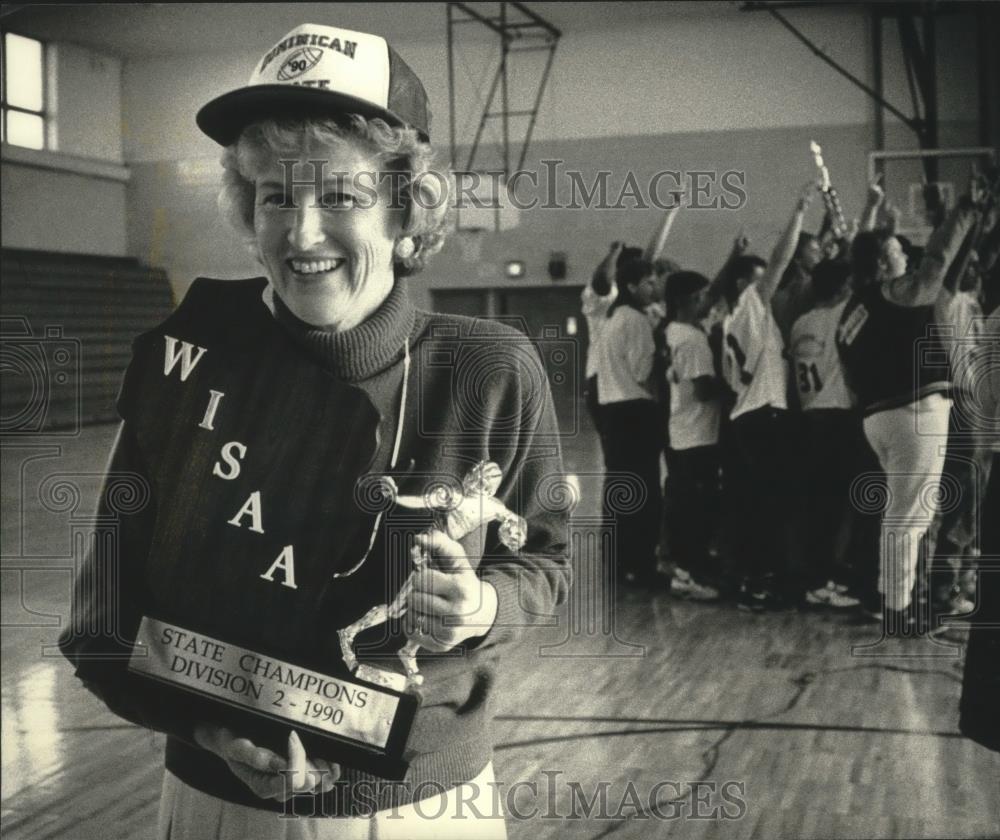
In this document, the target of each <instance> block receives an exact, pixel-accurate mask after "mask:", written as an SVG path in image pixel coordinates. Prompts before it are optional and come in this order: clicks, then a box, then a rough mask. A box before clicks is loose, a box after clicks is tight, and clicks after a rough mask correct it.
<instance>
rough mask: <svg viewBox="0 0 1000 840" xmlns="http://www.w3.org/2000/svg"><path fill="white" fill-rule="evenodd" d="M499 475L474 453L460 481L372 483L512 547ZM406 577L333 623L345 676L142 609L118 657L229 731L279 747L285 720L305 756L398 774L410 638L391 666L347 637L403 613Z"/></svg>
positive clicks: (513, 523)
mask: <svg viewBox="0 0 1000 840" xmlns="http://www.w3.org/2000/svg"><path fill="white" fill-rule="evenodd" d="M501 478H502V473H501V471H500V468H499V467H498V466H497V465H496V464H494V463H487V462H480V463H479V464H477V465H476V466H475V467H473V469H472V470H470V472H469V473H468V474H467V475H466V476H465V479H464V480H463V482H462V486H461V489H459V488H457V487H451V488H439V489H437V490H435V491H434V492H432V493H430V494H428V495H427V496H402V495H399V493H398V490H397V488H396V485H395V483H394V482H393V481H392V479H391V478H388V477H383V478H381V479H380V485H381V492H382V493H383V494H384V495H385V501H387V502H390V503H394V504H396V505H398V506H399V507H402V508H407V509H410V510H414V511H423V512H426V513H430V515H431V519H432V521H433V524H434V527H436V528H439V529H440V530H441V531H443V532H444V533H446V534H447V535H448V536H449V537H451V538H452V539H455V540H458V539H461V538H462V537H464V536H466V535H467V534H470V533H472V532H473V531H474V530H476V529H477V528H479V527H480V526H481V525H483V524H485V523H488V522H491V521H494V520H499V521H500V539H501V541H502V542H503V544H504V545H505V546H506V547H507V548H509V549H510V550H511V551H517V550H518V549H519V548H521V547H522V546H523V545H524V542H525V539H526V536H527V525H526V523H525V521H524V520H523V519H522V518H521V517H519V516H517V515H516V514H514V513H511V512H510V511H509V510H507V508H506V507H505V506H504V505H503V504H502V503H501V502H500V501H499V500H497V499H496V498H495V494H496V491H497V488H498V487H499V485H500V480H501ZM375 527H376V528H377V527H378V524H377V521H376V526H375ZM429 560H430V558H429V556H427V555H426V554H424V555H423V556H421V557H420V558H419V559H417V560H415V561H414V567H415V569H418V568H420V567H421V566H423V565H424V564H426V563H428V562H429ZM412 581H413V572H412V571H411V573H410V575H409V576H408V577H407V579H406V581H405V582H404V584H403V586H402V587H401V588H400V590H399V593H398V594H397V595H396V597H395V598H393V600H392V601H391V602H390V603H386V604H379V605H377V606H375V607H372V608H371V609H370V610H369V611H368V612H367V613H365V615H364V616H362V617H361V618H360V619H359V620H358V621H355V622H354V623H353V624H351V625H349V626H348V627H345V628H344V629H342V630H340V631H338V636H339V642H340V649H341V652H342V656H343V660H344V664H346V666H347V668H348V670H349V672H350V676H344V675H343V669H342V667H341V666H339V664H334V665H332V667H330V668H323V669H322V670H316V669H315V667H314V668H309V667H304V666H303V665H302V664H300V663H296V662H286V661H283V660H281V659H278V658H277V657H274V656H269V655H266V654H264V653H261V652H259V651H256V650H252V649H250V648H247V647H244V646H242V645H240V644H238V643H234V640H232V639H221V638H217V637H215V636H210V635H208V634H206V633H204V632H200V631H196V630H192V629H189V628H186V627H181V626H179V625H177V624H175V623H173V622H171V621H168V620H164V618H163V617H162V616H150V615H146V616H143V618H142V622H141V624H140V626H139V630H138V632H137V634H136V640H135V641H136V644H135V646H134V648H133V652H132V654H131V657H130V659H129V664H128V667H129V670H130V671H131V672H133V673H135V674H139V675H142V676H143V677H148V678H151V679H153V680H156V681H157V682H158V683H160V684H161V685H162V686H164V687H165V688H168V689H169V690H171V691H174V693H173V694H172V695H171V696H172V697H173V702H175V704H176V706H177V708H178V710H180V708H181V707H182V706H183V707H184V708H185V710H186V712H187V714H188V715H189V716H190V717H191V719H193V720H204V721H209V722H210V721H216V720H225V721H226V725H227V726H229V727H231V728H232V729H233V730H234V731H239V732H241V733H243V734H245V735H246V736H247V737H249V738H250V739H251V740H253V741H254V742H255V743H258V744H260V745H261V746H266V747H269V748H271V749H273V750H275V751H277V752H279V753H284V750H285V744H286V743H287V737H288V730H289V729H294V730H295V732H297V733H298V734H299V737H300V740H301V741H302V743H303V745H304V746H305V748H306V751H307V753H308V754H309V755H311V756H316V757H317V758H324V759H329V760H331V761H337V762H342V763H344V764H347V765H348V766H350V767H354V768H356V769H358V770H363V771H366V772H370V773H373V774H375V775H377V776H380V777H382V778H386V779H393V780H400V779H403V778H404V776H405V774H406V771H407V769H408V762H407V761H406V760H405V759H404V758H403V753H404V751H405V748H406V743H407V740H408V739H409V734H410V729H411V728H412V725H413V718H414V716H415V715H416V710H417V707H418V705H419V696H418V693H417V687H418V686H419V685H420V684H421V683H422V681H423V676H422V675H421V674H420V671H419V669H418V667H417V658H416V657H417V651H418V650H419V649H420V646H419V644H417V643H416V642H414V641H407V642H406V643H405V644H404V645H403V647H402V648H401V649H400V650H399V652H398V656H399V659H400V661H401V663H402V665H403V673H394V672H391V671H388V670H383V669H381V668H375V667H372V666H370V665H367V664H362V663H359V661H358V657H357V654H356V652H355V650H354V640H355V637H356V636H357V635H358V634H359V633H361V632H362V631H364V630H367V629H368V628H370V627H376V626H378V625H380V624H383V623H385V622H387V621H388V620H390V619H393V618H398V617H400V616H402V615H404V614H405V613H406V610H407V597H408V595H409V593H410V591H411V589H412V585H413V584H412ZM311 664H313V665H314V666H315V663H311ZM338 672H339V673H338ZM177 689H180V692H179V693H177V692H176V690H177ZM223 708H225V712H224V714H222V716H221V717H220V710H221V709H223Z"/></svg>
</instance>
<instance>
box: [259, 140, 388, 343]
mask: <svg viewBox="0 0 1000 840" xmlns="http://www.w3.org/2000/svg"><path fill="white" fill-rule="evenodd" d="M279 158H280V159H281V161H282V162H284V163H285V165H286V166H288V168H289V180H292V178H291V175H292V174H294V181H295V183H294V185H293V188H292V190H291V194H289V193H288V192H287V191H286V188H285V180H286V176H285V166H283V165H282V162H279ZM320 159H324V160H325V161H326V167H325V169H323V171H322V172H319V171H317V170H319V169H320V164H319V163H316V164H315V166H314V165H313V164H312V163H310V161H318V160H320ZM289 161H295V167H294V169H291V163H290V162H289ZM378 172H379V163H378V160H377V159H376V158H375V156H373V155H372V154H371V153H370V152H368V151H367V149H365V148H364V147H363V146H362V145H361V143H360V142H357V141H354V140H345V141H344V142H342V143H338V144H337V145H336V146H335V147H332V148H329V149H326V150H319V151H317V150H312V151H309V150H302V151H300V153H299V154H298V156H297V158H296V156H295V155H278V154H272V155H270V156H269V157H268V158H267V159H265V161H264V162H262V163H261V164H259V165H258V167H257V169H256V171H255V172H254V173H253V178H252V180H253V182H254V186H255V188H256V196H255V200H254V230H255V232H256V236H257V247H258V252H259V255H260V259H261V262H262V263H263V265H264V268H265V270H266V271H267V275H268V278H269V279H270V281H271V284H272V285H273V286H274V290H275V292H276V293H277V294H278V296H279V297H280V298H281V300H282V301H283V302H284V304H285V305H286V306H287V307H288V308H289V309H290V310H291V312H292V313H293V314H294V315H295V316H296V317H298V318H299V319H301V320H303V321H305V322H306V323H308V324H312V325H314V326H317V327H321V328H324V329H329V330H337V331H340V330H346V329H349V328H351V327H354V326H357V325H358V324H360V323H361V322H362V321H364V320H365V319H366V318H367V317H368V316H369V315H371V314H372V313H373V312H374V311H375V310H376V309H378V307H379V306H380V305H381V303H382V301H384V300H385V299H386V297H387V296H388V294H389V292H390V291H391V290H392V285H393V282H394V277H393V265H392V264H393V247H394V245H395V242H396V238H397V237H398V236H399V234H400V232H401V230H402V226H403V219H404V211H403V210H402V209H393V208H390V204H391V203H392V201H391V196H390V193H389V189H388V179H379V178H378Z"/></svg>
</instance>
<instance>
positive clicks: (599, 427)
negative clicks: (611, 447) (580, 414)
mask: <svg viewBox="0 0 1000 840" xmlns="http://www.w3.org/2000/svg"><path fill="white" fill-rule="evenodd" d="M583 396H584V401H585V402H586V405H587V413H588V414H589V415H590V419H591V421H592V422H593V424H594V429H595V430H596V432H597V439H598V440H599V441H600V444H601V460H602V462H603V463H604V465H605V467H606V466H607V455H606V452H607V446H605V440H604V419H603V414H602V412H601V405H600V403H598V401H597V374H594V375H593V376H591V377H590V378H589V379H588V380H587V387H586V389H585V390H584V392H583Z"/></svg>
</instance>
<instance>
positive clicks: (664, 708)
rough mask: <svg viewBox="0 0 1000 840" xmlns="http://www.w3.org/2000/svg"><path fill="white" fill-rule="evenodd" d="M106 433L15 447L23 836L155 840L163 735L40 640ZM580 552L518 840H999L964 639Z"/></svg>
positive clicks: (15, 664)
mask: <svg viewBox="0 0 1000 840" xmlns="http://www.w3.org/2000/svg"><path fill="white" fill-rule="evenodd" d="M114 431H115V430H114V428H113V427H111V426H101V427H95V428H90V429H85V430H84V432H83V433H82V434H81V435H80V436H78V437H73V438H65V439H59V438H46V439H44V440H41V439H13V440H11V439H7V440H5V441H4V448H3V463H2V467H3V520H2V526H3V542H2V551H3V624H4V633H3V643H2V659H3V663H2V664H3V677H2V689H3V778H2V784H3V791H2V794H3V817H2V819H3V831H4V836H5V837H7V838H9V840H22V839H23V840H47V839H48V838H51V839H52V840H55V838H65V839H66V840H91V838H93V840H114V839H115V838H136V840H138V838H147V837H152V836H153V835H154V830H155V822H156V811H157V800H158V796H159V787H160V781H161V774H162V764H161V753H162V747H163V743H162V738H161V736H159V735H156V734H153V733H150V732H147V731H145V730H142V729H139V728H136V727H134V726H131V725H129V724H126V723H124V722H123V721H120V720H118V719H117V718H115V717H114V716H113V715H112V714H111V713H110V712H108V711H106V710H105V709H104V708H103V707H102V706H101V704H100V703H99V702H98V701H97V700H96V699H94V698H93V697H92V696H91V695H89V694H88V693H87V692H86V691H84V690H83V688H82V687H81V686H80V685H79V684H78V683H77V682H76V680H75V679H74V678H73V676H72V674H71V672H70V666H69V665H68V663H67V662H65V661H64V660H63V659H62V658H61V657H60V656H58V654H56V655H53V654H52V651H51V650H48V649H47V648H46V646H47V645H51V644H52V642H53V641H54V640H55V638H56V635H57V633H58V628H59V622H60V621H61V620H64V618H65V616H66V613H67V610H68V603H69V591H70V590H69V586H70V574H69V571H68V568H69V567H70V566H71V565H72V564H71V563H68V562H67V560H66V558H67V557H71V556H72V551H71V542H70V540H71V538H70V530H71V520H72V519H73V518H74V517H83V518H85V517H86V514H87V513H88V512H89V511H91V510H92V509H93V503H94V496H95V494H96V492H97V487H98V485H99V481H100V473H101V470H102V468H103V466H104V462H105V457H106V453H107V451H108V449H109V447H110V444H111V441H112V439H113V437H114ZM566 460H567V464H568V465H569V468H571V469H573V470H574V471H577V472H579V473H580V474H581V484H582V485H583V500H582V502H581V504H580V506H579V508H578V509H577V518H578V519H579V520H580V521H581V522H584V523H585V522H586V517H587V516H593V515H594V514H595V513H596V507H597V505H596V495H595V487H596V486H597V484H596V482H597V480H598V479H597V476H596V472H597V470H596V467H595V462H596V458H595V456H594V455H593V451H592V447H591V446H590V445H588V441H587V440H586V439H581V441H580V443H579V445H575V446H574V445H571V446H570V447H568V448H567V451H566ZM588 473H589V477H588ZM70 485H72V486H75V487H78V488H80V490H79V494H78V495H73V493H72V491H70V490H69V487H70ZM579 553H580V555H581V556H580V557H578V558H577V560H576V561H575V562H576V567H577V584H576V587H575V589H574V595H573V597H572V598H571V601H570V604H569V605H568V609H567V610H566V612H565V613H564V614H563V615H562V616H561V619H560V621H559V623H558V624H557V626H554V627H551V628H548V629H545V630H544V631H536V632H535V633H534V634H533V635H532V636H531V638H530V639H529V640H528V641H526V642H525V643H524V644H522V645H521V646H520V647H519V648H518V649H517V650H515V651H512V652H511V653H509V654H508V655H507V656H506V659H505V667H504V677H503V683H502V686H501V689H500V691H499V692H498V698H499V699H498V704H497V709H496V712H497V720H496V724H495V732H494V737H495V742H496V759H495V763H496V771H497V777H498V779H499V780H500V781H501V782H502V783H503V784H504V786H505V788H504V790H505V795H506V792H508V791H509V790H510V786H511V785H512V784H513V783H515V782H517V781H519V780H521V781H524V782H527V783H529V784H530V783H534V785H535V786H536V787H535V788H534V789H532V788H530V787H528V786H525V785H521V786H520V787H519V788H517V789H515V790H516V791H517V792H516V795H513V794H512V795H510V798H509V799H507V800H506V801H507V804H508V809H509V807H510V805H511V804H513V807H514V809H516V810H517V811H518V812H519V813H520V814H521V815H523V816H524V819H518V818H514V817H511V818H510V819H509V820H508V833H509V835H510V837H511V838H512V840H528V838H532V840H535V838H538V839H539V840H544V839H545V838H580V840H583V839H584V838H587V839H588V840H594V839H595V838H600V837H606V836H614V837H616V838H653V837H677V838H682V837H691V838H725V839H726V840H729V838H733V839H734V840H735V838H768V840H775V838H848V837H850V838H869V837H871V838H876V837H877V838H888V837H905V838H911V837H928V838H931V837H954V838H972V837H996V836H998V831H1000V756H998V755H997V754H994V753H991V752H989V751H988V750H985V749H983V748H982V747H979V746H977V745H976V744H974V743H972V742H970V741H968V740H966V739H964V738H962V737H961V736H960V735H959V734H958V732H957V729H956V721H957V708H958V698H959V691H960V679H961V672H962V659H961V656H960V654H961V647H960V646H958V647H951V646H939V645H930V644H929V643H919V642H918V643H914V644H911V645H909V646H906V647H901V648H900V647H894V648H890V647H888V646H887V645H880V646H877V647H875V648H871V647H869V648H863V649H860V650H859V649H857V648H856V649H855V650H854V651H853V652H852V646H863V645H870V644H872V643H874V642H876V641H877V635H876V632H875V628H874V627H873V626H872V625H868V624H861V623H858V622H857V621H856V620H855V619H852V618H850V617H849V616H844V615H831V614H828V613H821V612H809V613H795V612H793V613H782V614H761V615H752V614H747V613H742V612H739V611H737V610H736V609H735V608H734V607H732V606H731V605H715V606H713V605H697V604H691V603H686V602H681V601H677V600H674V599H671V598H670V596H668V595H665V594H662V593H661V594H641V593H637V592H619V593H610V592H608V591H607V588H606V587H604V586H603V585H602V583H601V582H602V576H601V574H600V572H599V568H600V564H599V563H594V562H588V560H587V558H586V557H585V556H582V555H585V553H586V550H585V548H584V549H581V551H580V552H579ZM595 570H598V571H595ZM956 638H957V639H958V640H961V635H960V634H958V635H957V636H956ZM864 653H867V654H872V653H875V654H878V655H875V656H872V655H861V654H864ZM602 790H603V792H604V802H605V803H606V804H604V805H602V804H601V800H600V796H599V794H600V793H601V791H602ZM536 791H537V792H536ZM595 796H597V797H598V798H597V800H596V802H595V804H594V805H593V808H592V810H590V813H589V816H588V815H587V807H586V805H585V804H584V805H582V806H581V797H582V798H583V800H586V801H587V802H589V801H590V800H594V798H595ZM651 797H652V802H653V804H654V805H657V814H658V815H650V812H649V806H650V799H651ZM574 802H575V803H576V805H575V817H573V818H567V816H566V815H569V814H571V813H572V812H573V810H574ZM640 809H642V810H640Z"/></svg>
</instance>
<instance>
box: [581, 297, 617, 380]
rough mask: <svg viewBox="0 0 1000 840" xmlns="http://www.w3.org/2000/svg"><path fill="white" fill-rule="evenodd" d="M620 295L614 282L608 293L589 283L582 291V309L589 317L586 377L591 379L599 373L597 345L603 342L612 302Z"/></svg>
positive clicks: (586, 316) (585, 315)
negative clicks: (602, 292) (596, 290)
mask: <svg viewBox="0 0 1000 840" xmlns="http://www.w3.org/2000/svg"><path fill="white" fill-rule="evenodd" d="M617 297H618V287H617V286H616V285H615V284H614V283H612V284H611V290H610V291H609V292H608V293H607V294H606V295H599V294H597V292H595V291H594V289H593V287H592V286H590V285H589V284H588V285H586V286H584V287H583V291H582V292H581V293H580V310H581V311H582V312H583V317H584V318H586V319H587V335H588V337H589V343H588V344H587V368H586V373H585V375H586V378H587V379H590V377H592V376H593V375H594V374H596V373H597V345H598V344H600V342H601V336H602V334H603V333H604V328H605V326H607V322H608V319H607V314H608V309H609V308H610V306H611V304H612V303H614V302H615V298H617Z"/></svg>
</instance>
